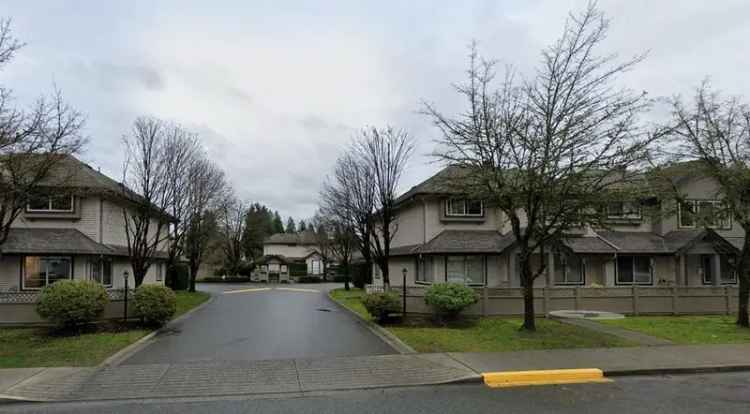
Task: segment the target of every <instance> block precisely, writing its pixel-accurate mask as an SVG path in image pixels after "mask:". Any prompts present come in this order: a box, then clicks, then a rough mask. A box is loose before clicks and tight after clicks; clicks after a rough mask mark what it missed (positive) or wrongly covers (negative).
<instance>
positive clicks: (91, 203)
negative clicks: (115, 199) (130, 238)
mask: <svg viewBox="0 0 750 414" xmlns="http://www.w3.org/2000/svg"><path fill="white" fill-rule="evenodd" d="M75 202H76V205H75V208H76V213H78V214H77V217H76V218H54V217H53V218H27V217H26V214H25V213H21V215H20V216H19V217H18V218H17V219H16V220H15V221H14V222H13V227H18V228H47V229H76V230H78V231H80V232H81V233H83V234H85V235H86V236H88V237H90V238H91V239H93V240H94V241H99V197H76V198H75Z"/></svg>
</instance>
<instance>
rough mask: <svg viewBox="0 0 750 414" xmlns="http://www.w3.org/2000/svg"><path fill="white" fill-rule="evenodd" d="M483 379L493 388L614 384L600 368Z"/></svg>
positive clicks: (489, 375) (513, 373)
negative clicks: (586, 383) (590, 383)
mask: <svg viewBox="0 0 750 414" xmlns="http://www.w3.org/2000/svg"><path fill="white" fill-rule="evenodd" d="M482 378H483V379H484V383H485V384H486V385H487V386H488V387H492V388H502V387H519V386H525V385H547V384H576V383H583V382H612V380H610V379H607V378H605V377H604V373H603V372H602V370H600V369H598V368H583V369H551V370H540V371H506V372H486V373H483V374H482Z"/></svg>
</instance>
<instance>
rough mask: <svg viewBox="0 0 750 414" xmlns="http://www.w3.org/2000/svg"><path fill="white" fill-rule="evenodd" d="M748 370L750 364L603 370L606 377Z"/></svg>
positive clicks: (749, 369)
mask: <svg viewBox="0 0 750 414" xmlns="http://www.w3.org/2000/svg"><path fill="white" fill-rule="evenodd" d="M743 371H750V365H706V366H697V367H675V368H644V369H611V370H604V376H606V377H632V376H647V375H654V376H655V375H687V374H712V373H721V372H743Z"/></svg>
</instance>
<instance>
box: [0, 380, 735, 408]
mask: <svg viewBox="0 0 750 414" xmlns="http://www.w3.org/2000/svg"><path fill="white" fill-rule="evenodd" d="M749 407H750V373H732V374H712V375H692V376H690V375H685V376H674V377H630V378H620V379H616V381H615V382H613V383H608V384H575V385H549V386H536V387H525V388H506V389H490V388H486V387H485V386H484V385H476V384H475V385H449V386H433V387H418V388H395V389H378V390H364V391H352V392H338V393H327V394H320V395H302V396H300V395H281V396H279V395H276V396H260V397H253V398H219V399H203V400H200V399H193V400H179V401H169V400H151V401H107V402H92V403H61V404H36V405H33V404H17V405H6V406H0V411H3V410H6V411H7V412H9V413H31V412H44V413H83V414H85V413H97V414H100V413H101V414H104V413H131V412H138V413H181V414H182V413H214V414H215V413H264V414H273V413H299V414H306V413H332V414H337V413H341V414H344V413H358V414H366V413H409V414H418V413H498V412H502V413H524V414H528V413H574V414H583V413H604V412H606V413H607V414H619V413H623V414H626V413H627V414H638V413H647V414H655V413H680V414H691V413H711V414H722V413H747V412H748V410H749Z"/></svg>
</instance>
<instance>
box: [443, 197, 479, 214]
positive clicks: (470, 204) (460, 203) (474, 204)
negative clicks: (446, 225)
mask: <svg viewBox="0 0 750 414" xmlns="http://www.w3.org/2000/svg"><path fill="white" fill-rule="evenodd" d="M445 215H446V216H448V217H482V216H484V205H483V204H482V202H481V201H474V200H466V199H457V198H455V199H449V200H447V201H446V203H445Z"/></svg>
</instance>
